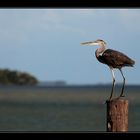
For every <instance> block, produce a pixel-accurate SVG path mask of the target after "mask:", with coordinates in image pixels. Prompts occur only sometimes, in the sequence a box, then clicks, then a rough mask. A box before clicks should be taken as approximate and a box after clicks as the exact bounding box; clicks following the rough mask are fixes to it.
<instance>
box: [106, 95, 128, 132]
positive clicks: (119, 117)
mask: <svg viewBox="0 0 140 140" xmlns="http://www.w3.org/2000/svg"><path fill="white" fill-rule="evenodd" d="M106 104H107V123H106V128H107V131H108V132H126V131H128V100H127V99H124V97H123V98H122V97H121V98H114V99H112V100H111V101H106Z"/></svg>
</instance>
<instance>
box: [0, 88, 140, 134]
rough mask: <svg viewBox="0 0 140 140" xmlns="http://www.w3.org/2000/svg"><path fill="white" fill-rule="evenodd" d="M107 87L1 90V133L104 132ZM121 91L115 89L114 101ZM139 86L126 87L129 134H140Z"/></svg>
mask: <svg viewBox="0 0 140 140" xmlns="http://www.w3.org/2000/svg"><path fill="white" fill-rule="evenodd" d="M110 89H111V87H109V86H83V87H82V86H68V87H0V131H94V132H96V131H97V132H99V131H101V132H102V131H106V104H105V101H106V99H107V98H108V97H109V95H110ZM120 90H121V87H116V89H115V97H116V96H117V95H119V94H120ZM139 93H140V86H127V87H126V89H125V94H126V98H127V99H128V100H129V131H140V94H139Z"/></svg>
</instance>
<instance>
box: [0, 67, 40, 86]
mask: <svg viewBox="0 0 140 140" xmlns="http://www.w3.org/2000/svg"><path fill="white" fill-rule="evenodd" d="M37 83H38V80H37V79H36V78H35V77H34V76H32V75H31V74H29V73H26V72H20V71H16V70H14V71H11V70H9V69H0V84H3V85H11V84H14V85H35V84H37Z"/></svg>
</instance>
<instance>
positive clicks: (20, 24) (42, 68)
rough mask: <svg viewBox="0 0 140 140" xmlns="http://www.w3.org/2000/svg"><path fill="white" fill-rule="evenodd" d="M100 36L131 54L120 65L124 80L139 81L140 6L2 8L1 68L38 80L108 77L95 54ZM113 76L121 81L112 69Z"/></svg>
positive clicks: (95, 80)
mask: <svg viewBox="0 0 140 140" xmlns="http://www.w3.org/2000/svg"><path fill="white" fill-rule="evenodd" d="M96 39H103V40H104V41H105V42H106V43H107V46H108V48H111V49H115V50H118V51H121V52H123V53H125V54H127V55H128V56H129V57H131V58H132V59H134V60H135V62H136V64H135V67H134V68H131V67H130V68H129V67H125V68H123V72H124V75H125V77H126V83H127V84H140V74H139V73H140V62H139V58H140V9H0V49H1V50H0V68H9V69H11V70H19V71H23V72H24V71H25V72H29V73H32V74H33V75H35V76H36V77H37V78H38V79H39V80H40V81H55V80H65V81H66V82H67V83H68V84H99V83H101V84H105V83H111V82H112V77H111V72H110V70H109V68H108V67H107V66H106V65H103V64H101V63H99V62H98V61H97V60H96V58H95V51H96V49H97V47H98V46H97V47H91V46H81V45H80V43H81V42H84V41H94V40H96ZM115 76H116V82H117V83H120V82H122V77H121V74H120V73H119V71H117V70H115Z"/></svg>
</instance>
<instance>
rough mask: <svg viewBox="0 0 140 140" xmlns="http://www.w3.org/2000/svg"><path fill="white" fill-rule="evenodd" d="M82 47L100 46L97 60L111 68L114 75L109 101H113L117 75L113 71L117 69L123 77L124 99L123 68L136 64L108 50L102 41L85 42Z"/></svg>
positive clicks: (97, 51)
mask: <svg viewBox="0 0 140 140" xmlns="http://www.w3.org/2000/svg"><path fill="white" fill-rule="evenodd" d="M81 45H90V46H92V45H99V46H100V47H99V48H98V49H97V50H96V52H95V55H96V58H97V59H98V61H99V62H101V63H103V64H106V65H108V66H109V68H110V70H111V73H112V78H113V84H112V89H111V95H110V97H109V100H111V99H112V95H113V91H114V84H115V75H114V71H113V69H114V68H117V69H119V70H120V72H121V75H122V77H123V86H122V90H121V94H120V96H119V97H124V86H125V77H124V75H123V72H122V67H124V66H130V67H133V65H134V64H135V61H134V60H132V59H131V58H129V57H128V56H127V55H125V54H123V53H121V52H119V51H116V50H112V49H107V47H106V43H105V42H104V41H103V40H101V39H98V40H96V41H90V42H84V43H81Z"/></svg>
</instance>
